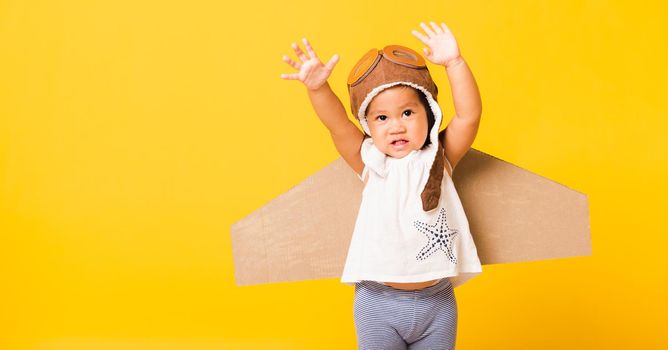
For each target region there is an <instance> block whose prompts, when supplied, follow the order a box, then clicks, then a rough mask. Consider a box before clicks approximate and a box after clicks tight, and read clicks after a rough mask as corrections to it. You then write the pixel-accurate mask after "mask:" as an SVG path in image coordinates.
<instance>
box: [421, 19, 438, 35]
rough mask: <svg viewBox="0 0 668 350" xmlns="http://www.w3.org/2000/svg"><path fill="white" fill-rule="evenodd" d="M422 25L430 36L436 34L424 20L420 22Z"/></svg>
mask: <svg viewBox="0 0 668 350" xmlns="http://www.w3.org/2000/svg"><path fill="white" fill-rule="evenodd" d="M420 27H422V29H424V32H425V33H427V35H429V37H430V38H431V37H432V36H434V35H436V34H434V32H432V31H431V29H429V27H427V25H426V24H424V22H420Z"/></svg>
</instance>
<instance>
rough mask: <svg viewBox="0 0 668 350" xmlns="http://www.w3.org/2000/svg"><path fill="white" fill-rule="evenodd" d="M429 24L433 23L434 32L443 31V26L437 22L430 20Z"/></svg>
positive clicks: (439, 32)
mask: <svg viewBox="0 0 668 350" xmlns="http://www.w3.org/2000/svg"><path fill="white" fill-rule="evenodd" d="M429 24H431V27H432V28H434V32H436V33H438V34H441V33H443V28H441V27H439V26H438V25H437V24H436V22H434V21H431V22H429Z"/></svg>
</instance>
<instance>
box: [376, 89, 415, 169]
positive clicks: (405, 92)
mask: <svg viewBox="0 0 668 350" xmlns="http://www.w3.org/2000/svg"><path fill="white" fill-rule="evenodd" d="M366 117H367V123H368V124H369V131H370V132H371V139H373V143H374V145H375V146H376V147H377V148H378V149H379V150H380V151H381V152H383V153H385V154H387V155H388V156H391V157H394V158H403V157H405V156H406V155H407V154H408V153H410V152H411V151H412V150H419V149H421V148H422V146H423V145H424V143H425V141H426V139H427V135H428V130H427V128H428V123H427V111H426V110H425V106H423V105H422V103H421V102H420V98H419V97H418V92H417V91H416V90H415V89H413V88H412V87H409V86H405V85H396V86H393V87H391V88H388V89H385V90H383V91H382V92H381V93H379V94H378V95H376V97H374V98H373V100H371V103H370V104H369V108H368V110H367V114H366ZM396 140H405V141H407V142H403V143H402V142H393V141H396Z"/></svg>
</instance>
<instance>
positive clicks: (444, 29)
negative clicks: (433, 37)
mask: <svg viewBox="0 0 668 350" xmlns="http://www.w3.org/2000/svg"><path fill="white" fill-rule="evenodd" d="M441 27H443V31H444V32H446V33H450V32H451V31H450V28H448V26H446V25H445V23H443V22H441Z"/></svg>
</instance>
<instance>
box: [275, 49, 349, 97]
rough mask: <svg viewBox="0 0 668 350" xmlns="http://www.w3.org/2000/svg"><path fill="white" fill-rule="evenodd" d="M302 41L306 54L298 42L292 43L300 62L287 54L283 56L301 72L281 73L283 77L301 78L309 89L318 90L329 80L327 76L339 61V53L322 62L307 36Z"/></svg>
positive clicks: (289, 78)
mask: <svg viewBox="0 0 668 350" xmlns="http://www.w3.org/2000/svg"><path fill="white" fill-rule="evenodd" d="M302 41H303V42H304V47H306V51H307V52H308V55H306V54H305V53H304V52H303V51H302V50H301V49H300V48H299V46H298V45H297V44H296V43H292V48H293V49H294V50H295V53H296V54H297V58H298V60H299V62H295V61H293V60H292V59H290V57H288V56H287V55H284V56H283V61H285V62H286V63H287V64H289V65H290V66H292V67H293V68H295V69H296V70H298V71H299V72H298V73H292V74H281V78H282V79H286V80H299V81H301V82H302V83H304V85H306V88H308V89H309V90H317V89H318V88H319V87H321V86H322V85H323V84H324V83H325V82H327V78H329V75H330V74H331V73H332V70H333V69H334V66H335V65H336V63H337V62H338V61H339V55H334V56H332V58H331V59H330V60H329V61H328V62H327V64H322V62H320V59H319V58H318V55H316V53H315V50H313V48H312V47H311V44H309V42H308V41H307V40H306V38H303V39H302Z"/></svg>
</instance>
